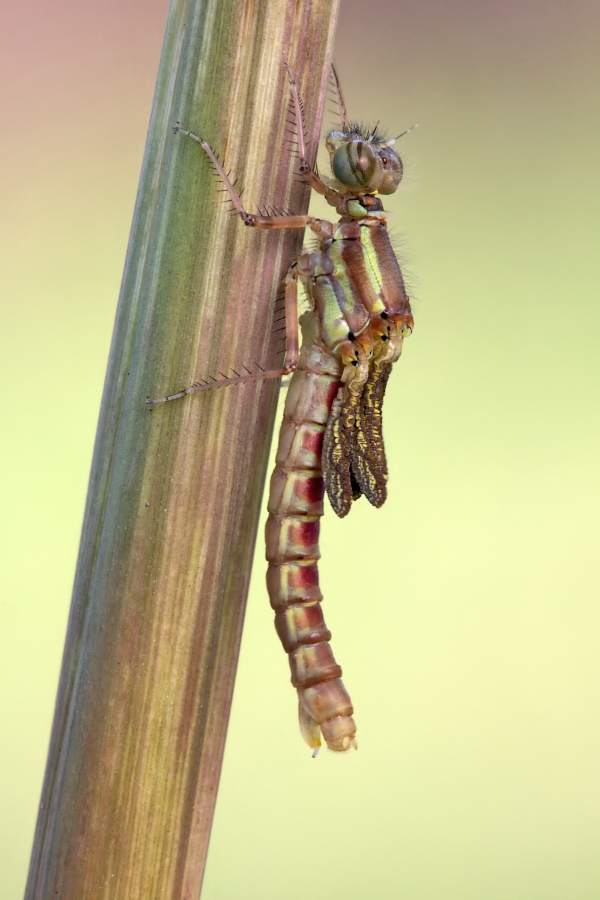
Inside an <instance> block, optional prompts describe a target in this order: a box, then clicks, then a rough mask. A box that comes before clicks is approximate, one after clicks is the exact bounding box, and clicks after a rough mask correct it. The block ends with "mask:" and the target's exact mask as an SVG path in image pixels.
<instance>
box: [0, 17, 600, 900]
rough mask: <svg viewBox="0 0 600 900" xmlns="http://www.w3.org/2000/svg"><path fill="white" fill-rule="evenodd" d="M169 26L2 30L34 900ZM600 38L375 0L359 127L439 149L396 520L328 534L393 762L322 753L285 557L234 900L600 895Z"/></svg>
mask: <svg viewBox="0 0 600 900" xmlns="http://www.w3.org/2000/svg"><path fill="white" fill-rule="evenodd" d="M165 16H166V0H160V2H159V0H152V2H148V0H144V2H142V0H130V2H128V3H117V0H108V2H104V3H102V4H96V5H93V4H91V3H88V4H84V5H82V4H78V3H76V2H75V0H55V2H52V3H47V2H43V0H31V2H30V3H28V4H21V5H16V4H13V7H12V9H9V8H8V4H6V5H5V7H4V9H3V12H2V17H3V20H2V22H0V33H1V34H2V41H3V43H4V44H5V47H4V49H3V50H2V53H1V55H0V85H1V90H2V92H3V107H2V111H1V117H0V121H1V123H2V126H1V127H2V131H3V133H4V134H3V139H2V143H3V151H2V157H1V161H0V164H1V166H2V199H1V212H2V226H1V227H2V231H1V234H0V254H1V255H2V263H1V268H0V281H1V288H2V298H1V311H2V323H3V324H2V334H1V340H2V349H1V358H0V364H1V368H2V374H1V379H2V380H1V387H0V396H1V404H2V416H1V422H2V432H3V437H2V441H1V444H0V447H1V450H0V453H1V457H2V459H1V473H2V515H1V517H0V525H1V528H2V538H1V543H0V546H1V548H2V557H3V560H2V566H1V574H0V578H1V581H2V583H1V585H0V629H1V630H0V660H1V673H0V703H1V710H0V715H1V723H2V724H1V729H2V735H1V743H0V794H1V796H0V810H1V815H0V898H2V900H12V898H19V897H20V896H21V894H22V889H23V885H24V879H25V875H26V869H27V863H28V856H29V850H30V844H31V839H32V833H33V827H34V822H35V816H36V806H37V803H38V800H39V793H40V787H41V780H42V775H43V769H44V764H45V756H46V749H47V741H48V735H49V729H50V723H51V716H52V710H53V705H54V697H55V690H56V682H57V676H58V668H59V664H60V659H61V652H62V642H63V638H64V632H65V626H66V618H67V612H68V606H69V599H70V590H71V583H72V578H73V571H74V565H75V558H76V552H77V545H78V538H79V529H80V525H81V516H82V511H83V503H84V497H85V492H86V487H87V477H88V471H89V465H90V459H91V451H92V442H93V438H94V432H95V426H96V419H97V413H98V404H99V399H100V391H101V387H102V382H103V377H104V367H105V362H106V356H107V351H108V345H109V339H110V334H111V329H112V322H113V315H114V309H115V304H116V299H117V293H118V287H119V281H120V276H121V271H122V266H123V260H124V255H125V249H126V244H127V236H128V231H129V225H130V220H131V214H132V208H133V203H134V198H135V192H136V187H137V177H138V173H139V168H140V164H141V157H142V151H143V145H144V139H145V132H146V127H147V121H148V115H149V110H150V104H151V100H152V94H153V88H154V78H155V74H156V67H157V62H158V56H159V52H160V44H161V39H162V29H163V25H164V20H165ZM599 29H600V5H599V4H598V2H597V0H572V2H567V0H547V2H544V0H508V2H506V0H504V2H500V0H487V2H486V0H479V2H475V0H457V2H442V0H437V2H435V0H406V2H403V3H400V2H393V0H381V2H380V0H371V2H365V0H361V2H357V0H342V10H341V16H340V22H339V30H338V39H337V48H336V57H337V61H338V66H339V70H340V74H341V77H342V79H343V85H344V89H345V93H346V99H347V102H348V106H349V110H350V113H351V115H352V116H354V117H356V118H363V119H367V120H377V119H381V120H382V123H383V124H385V125H386V126H389V129H390V130H391V132H393V133H397V132H399V131H401V130H403V129H404V128H406V127H408V126H410V125H412V124H413V123H414V122H418V123H419V125H420V127H419V128H418V129H417V130H416V131H414V132H412V133H411V134H410V135H408V136H407V137H406V138H403V139H402V142H401V150H402V151H403V153H404V154H405V159H406V169H407V177H406V185H405V186H404V188H403V189H402V190H401V192H400V194H399V196H398V197H397V198H394V199H393V201H391V202H390V203H389V208H390V209H391V210H392V211H393V224H394V228H395V230H396V231H397V233H398V236H399V244H400V252H401V258H402V260H403V261H404V264H405V267H406V270H407V272H408V275H409V279H408V280H409V284H410V286H411V288H412V292H413V294H414V297H415V303H414V311H415V319H416V323H417V325H416V330H415V334H414V336H413V337H411V339H410V341H407V343H406V345H405V352H404V356H403V358H402V360H401V362H400V363H399V365H398V366H397V369H396V371H395V372H394V375H393V378H392V381H391V384H390V388H389V394H388V398H387V399H386V408H385V436H386V444H387V448H388V456H389V467H390V472H391V476H390V490H389V500H388V503H387V505H386V507H385V508H384V509H382V510H380V511H376V510H372V509H370V508H369V507H368V505H367V504H366V503H365V502H361V503H360V504H359V505H358V506H357V507H356V508H355V509H354V510H353V512H352V515H351V516H350V517H349V518H348V519H347V520H345V521H343V522H340V521H338V520H336V519H335V517H334V516H333V515H332V514H331V513H329V514H327V516H326V519H325V524H324V528H323V541H322V552H323V563H322V583H323V587H324V590H325V597H326V607H325V609H326V616H327V620H328V623H329V624H330V626H331V627H332V629H333V631H334V648H335V651H336V656H337V657H338V659H339V660H340V661H341V663H342V665H343V667H344V672H345V681H346V684H347V685H348V687H349V689H350V690H351V693H352V697H353V699H354V702H355V706H356V718H357V721H358V726H359V743H360V749H359V750H358V752H356V753H350V754H348V755H347V756H344V757H341V758H340V757H337V756H333V755H332V754H328V753H326V752H323V753H322V755H321V756H320V757H319V758H318V759H317V760H312V759H311V758H310V755H309V753H308V752H307V750H306V748H305V746H304V745H303V743H302V742H301V740H300V738H299V736H298V733H297V726H296V713H295V699H294V693H293V691H292V688H291V687H290V685H289V683H288V668H287V662H286V660H285V657H284V654H283V652H282V650H281V647H280V646H279V642H278V640H277V638H276V636H275V633H274V630H273V626H272V614H271V611H270V609H269V606H268V601H267V597H266V592H265V588H264V563H263V548H262V545H261V543H259V545H258V547H257V563H256V567H255V571H254V576H253V582H252V589H251V594H250V598H249V606H248V613H247V618H246V628H245V632H244V638H243V644H242V652H241V660H240V668H239V673H238V680H237V683H236V691H235V697H234V707H233V713H232V719H231V728H230V734H229V741H228V744H227V749H226V755H225V763H224V769H223V776H222V781H221V787H220V793H219V798H218V804H217V812H216V819H215V824H214V830H213V837H212V844H211V850H210V855H209V862H208V868H207V873H206V879H205V888H204V894H203V900H233V898H242V897H243V898H244V900H251V898H261V900H281V898H283V897H285V898H286V900H305V898H306V897H310V898H311V900H326V898H327V900H329V898H331V897H334V896H335V897H343V898H345V900H363V898H366V897H377V898H390V897H393V898H395V897H398V898H403V900H455V898H456V900H598V897H600V862H599V860H600V853H599V839H600V796H599V795H600V791H599V781H600V779H599V775H598V767H599V760H600V728H599V724H598V699H599V696H598V695H599V693H600V691H599V685H600V678H599V676H598V644H599V637H600V628H599V624H600V623H599V615H598V595H599V592H600V591H599V588H600V577H599V576H600V571H599V570H600V564H599V560H600V553H599V550H598V533H599V527H598V526H599V524H600V523H599V521H598V520H599V518H600V516H599V512H598V510H599V499H600V498H599V496H598V494H599V491H598V484H599V479H598V466H599V457H600V452H599V451H600V447H599V428H598V406H599V402H598V401H599V398H598V389H599V386H600V379H599V378H598V366H599V335H600V263H599V256H600V252H599V247H598V218H599V212H600V209H599V207H600V202H599V194H600V191H599V177H598V172H599V168H600V141H599V82H598V76H599V74H600V62H599V57H600V40H599V36H598V35H599ZM325 124H326V125H329V124H331V122H326V123H325ZM265 153H268V154H270V155H274V156H275V155H276V148H271V147H265ZM256 199H257V200H259V199H265V198H256ZM240 362H244V361H243V360H240ZM199 402H201V400H200V401H199ZM69 900H82V898H69Z"/></svg>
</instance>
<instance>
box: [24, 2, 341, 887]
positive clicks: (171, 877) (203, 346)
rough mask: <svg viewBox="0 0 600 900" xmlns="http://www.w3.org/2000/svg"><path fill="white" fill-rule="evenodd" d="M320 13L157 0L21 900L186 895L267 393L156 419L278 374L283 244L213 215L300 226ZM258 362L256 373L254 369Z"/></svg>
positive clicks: (322, 54)
mask: <svg viewBox="0 0 600 900" xmlns="http://www.w3.org/2000/svg"><path fill="white" fill-rule="evenodd" d="M338 2H339V0H296V2H294V0H289V2H287V0H286V2H283V0H281V2H273V0H271V2H269V3H259V2H256V0H195V2H190V3H189V4H187V3H183V2H179V0H173V2H172V3H171V8H170V12H169V19H168V23H167V32H166V36H165V43H164V48H163V56H162V60H161V66H160V71H159V76H158V82H157V89H156V95H155V100H154V107H153V112H152V119H151V123H150V130H149V135H148V142H147V146H146V153H145V158H144V167H143V171H142V177H141V182H140V188H139V192H138V200H137V204H136V210H135V214H134V221H133V226H132V233H131V239H130V245H129V250H128V255H127V261H126V267H125V273H124V278H123V285H122V290H121V297H120V300H119V308H118V311H117V318H116V323H115V332H114V336H113V343H112V348H111V355H110V360H109V366H108V373H107V379H106V385H105V391H104V397H103V402H102V409H101V413H100V422H99V427H98V434H97V438H96V447H95V451H94V460H93V464H92V472H91V478H90V487H89V494H88V500H87V506H86V512H85V519H84V525H83V532H82V539H81V546H80V553H79V559H78V565H77V573H76V578H75V587H74V593H73V601H72V606H71V613H70V619H69V626H68V632H67V639H66V646H65V653H64V659H63V666H62V672H61V678H60V685H59V691H58V697H57V703H56V711H55V718H54V724H53V730H52V736H51V742H50V749H49V756H48V764H47V769H46V776H45V781H44V787H43V791H42V799H41V805H40V812H39V817H38V823H37V829H36V835H35V842H34V847H33V852H32V858H31V867H30V872H29V879H28V884H27V890H26V900H33V898H36V900H56V898H63V900H91V898H96V897H98V898H100V897H102V898H105V897H110V898H111V900H152V898H157V900H158V898H160V900H171V898H172V900H175V898H194V900H195V898H197V897H198V896H199V893H200V888H201V883H202V876H203V872H204V865H205V860H206V852H207V847H208V839H209V835H210V828H211V822H212V815H213V810H214V803H215V798H216V792H217V786H218V780H219V774H220V769H221V762H222V756H223V749H224V743H225V735H226V730H227V722H228V718H229V711H230V706H231V696H232V691H233V683H234V678H235V670H236V665H237V658H238V652H239V644H240V635H241V628H242V622H243V617H244V608H245V602H246V595H247V590H248V583H249V578H250V568H251V562H252V556H253V550H254V544H255V538H256V529H257V522H258V515H259V508H260V502H261V498H262V490H263V484H264V477H265V467H266V461H267V454H268V446H269V441H270V437H271V432H272V427H273V417H274V413H275V405H276V394H277V385H276V384H275V383H274V382H269V381H267V382H250V383H247V384H243V385H235V386H232V387H227V388H224V389H221V390H218V391H207V392H203V393H201V394H199V395H196V396H191V397H186V398H184V399H182V400H179V401H176V402H173V403H168V404H162V405H160V406H158V407H156V408H155V409H153V410H152V411H148V409H147V408H146V404H145V400H146V398H147V397H159V396H162V395H164V394H166V393H169V392H172V391H174V390H177V389H179V388H181V387H185V386H186V385H188V384H191V383H192V382H194V381H196V380H198V379H199V378H201V377H203V376H214V377H219V373H223V374H224V375H225V376H231V375H233V372H232V368H235V369H236V370H237V371H238V372H239V371H240V368H239V367H241V366H244V365H245V366H248V367H252V366H253V365H254V364H256V363H260V364H261V365H263V366H264V367H265V368H269V366H270V367H274V366H277V365H279V366H280V365H281V361H282V354H281V353H279V352H278V351H277V349H276V348H275V349H274V344H273V321H274V318H276V311H275V308H274V302H273V301H274V298H275V295H276V292H277V289H278V288H279V287H281V283H282V279H283V276H284V275H285V272H286V271H287V268H288V266H289V264H290V262H291V260H292V259H293V257H294V256H295V255H296V254H297V253H298V250H299V244H300V243H301V237H302V236H301V233H300V232H298V233H295V234H294V233H281V232H278V231H273V232H268V233H264V232H262V233H257V232H256V230H255V229H249V228H245V227H244V226H243V225H242V223H241V222H240V220H239V219H238V218H237V216H234V217H231V216H229V215H228V211H227V206H226V204H223V203H221V204H219V203H218V202H217V197H220V196H221V195H219V194H218V193H217V185H216V183H215V180H214V178H213V177H212V174H211V169H210V165H209V164H208V160H207V158H206V156H205V155H204V153H203V151H202V150H201V148H200V147H198V146H197V145H196V144H195V143H194V142H193V141H191V140H189V139H188V138H185V137H184V136H182V135H180V134H173V131H172V126H173V124H174V123H175V122H176V121H180V122H181V123H182V125H184V126H185V127H187V128H189V130H191V131H193V132H194V133H196V134H199V135H201V136H202V137H203V138H204V139H205V140H207V141H209V142H210V144H211V145H212V146H213V147H214V148H215V150H216V151H217V152H218V153H219V156H220V159H221V160H222V161H223V163H224V165H225V167H226V168H227V169H230V168H231V169H232V178H233V177H234V176H237V177H238V178H240V181H241V183H242V184H243V185H244V188H245V191H244V203H245V204H247V205H248V206H249V207H250V208H251V209H252V208H253V207H256V206H257V205H258V204H263V203H268V204H273V206H276V207H285V208H290V209H291V210H292V211H293V212H294V214H298V215H302V214H304V213H306V208H307V204H308V196H307V189H306V187H305V186H303V185H301V184H300V183H299V182H298V179H297V177H295V175H294V171H295V169H296V168H297V157H296V156H295V155H294V148H293V146H292V145H291V144H290V142H289V141H286V137H285V135H286V129H287V127H288V126H287V119H288V108H289V107H288V98H289V93H288V86H287V79H288V76H287V73H286V70H285V67H284V65H283V60H284V59H285V60H286V61H287V62H289V64H290V65H291V67H292V69H293V70H294V72H295V75H296V78H297V80H298V84H299V89H300V93H301V96H302V98H303V101H304V104H305V108H306V122H307V129H308V137H309V141H310V143H309V148H310V151H311V153H313V154H314V152H316V147H317V143H318V135H319V127H320V122H321V116H322V112H323V103H324V97H325V86H326V79H327V68H328V65H329V61H330V58H331V47H332V42H333V30H334V26H335V20H336V16H337V8H338ZM265 363H266V365H265Z"/></svg>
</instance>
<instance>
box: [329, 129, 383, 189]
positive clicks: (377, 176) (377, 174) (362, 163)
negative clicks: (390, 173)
mask: <svg viewBox="0 0 600 900" xmlns="http://www.w3.org/2000/svg"><path fill="white" fill-rule="evenodd" d="M331 168H332V170H333V174H334V175H335V177H336V178H337V180H338V181H340V182H341V183H342V184H343V185H345V186H346V187H349V188H357V189H358V190H370V191H373V190H377V185H378V184H379V182H380V181H381V175H382V166H381V160H380V159H379V157H378V156H377V155H376V154H375V152H374V151H373V148H372V147H371V146H370V144H367V143H366V142H365V141H348V142H347V143H345V144H342V146H341V147H340V148H339V149H338V150H337V151H336V153H335V155H334V157H333V160H332V162H331Z"/></svg>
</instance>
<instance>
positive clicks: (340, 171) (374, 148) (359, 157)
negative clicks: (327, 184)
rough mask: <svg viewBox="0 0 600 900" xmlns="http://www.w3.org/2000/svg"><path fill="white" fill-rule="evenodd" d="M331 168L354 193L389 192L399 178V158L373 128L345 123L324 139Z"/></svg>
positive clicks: (400, 173) (340, 181)
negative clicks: (343, 129)
mask: <svg viewBox="0 0 600 900" xmlns="http://www.w3.org/2000/svg"><path fill="white" fill-rule="evenodd" d="M326 146H327V150H328V151H329V158H330V161H331V171H332V172H333V174H334V176H335V178H336V179H337V180H338V181H339V183H340V184H341V185H343V186H344V187H345V188H348V189H349V191H351V192H353V193H354V192H355V193H357V194H370V193H374V192H375V191H377V192H378V193H379V194H393V193H394V191H395V190H396V188H397V187H398V185H399V184H400V181H401V179H402V160H401V159H400V157H399V156H398V154H397V153H396V151H395V150H394V149H393V148H392V147H391V146H390V144H389V143H387V142H386V140H385V138H384V137H383V135H381V134H379V132H378V131H377V129H376V128H374V129H367V128H364V127H363V126H362V125H349V126H348V130H347V131H331V132H330V133H329V134H328V135H327V139H326Z"/></svg>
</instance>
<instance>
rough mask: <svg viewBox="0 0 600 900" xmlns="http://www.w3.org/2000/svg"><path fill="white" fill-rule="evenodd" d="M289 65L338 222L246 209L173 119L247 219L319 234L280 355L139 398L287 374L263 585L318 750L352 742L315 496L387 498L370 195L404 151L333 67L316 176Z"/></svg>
mask: <svg viewBox="0 0 600 900" xmlns="http://www.w3.org/2000/svg"><path fill="white" fill-rule="evenodd" d="M286 68H287V70H288V74H289V77H290V84H291V93H292V100H293V104H294V108H295V114H296V121H297V123H298V152H299V157H300V173H301V176H302V177H303V179H304V180H305V181H306V182H307V183H308V184H309V185H310V186H311V188H313V190H316V191H317V192H318V193H320V194H322V195H323V196H324V198H325V199H326V201H327V202H328V203H329V204H330V205H331V206H333V207H334V208H335V209H336V211H337V213H338V215H339V217H340V218H339V221H338V222H337V223H334V222H329V221H325V220H323V219H317V218H315V217H313V216H308V215H307V216H287V215H282V216H279V215H273V216H263V215H252V214H250V213H248V212H246V210H245V209H244V207H243V205H242V201H241V199H240V197H239V195H238V194H237V193H236V191H235V189H234V188H233V186H232V184H231V182H230V181H229V178H228V177H227V175H226V174H225V172H224V170H223V168H222V167H221V165H220V164H219V162H218V160H217V158H216V156H215V154H214V152H213V150H212V148H211V147H210V145H209V144H207V143H206V142H205V141H204V140H202V138H199V137H198V136H196V135H193V134H191V133H190V132H188V131H184V130H183V129H181V128H179V126H176V128H175V130H176V131H179V132H181V133H182V134H184V135H188V136H189V137H191V138H193V139H194V140H195V141H197V142H198V143H199V144H200V145H201V147H202V148H203V149H204V151H205V152H206V153H207V155H208V156H209V157H210V159H211V160H212V163H213V165H214V166H215V167H216V169H217V171H218V173H219V175H220V177H221V180H222V181H223V184H224V186H225V188H226V190H227V192H228V194H229V197H230V199H231V200H232V202H233V204H234V206H235V208H236V210H237V212H238V213H239V215H240V217H241V219H242V221H243V222H244V223H245V224H246V225H248V226H251V227H255V228H305V227H308V228H310V229H311V231H312V232H313V233H314V235H315V236H316V238H317V241H318V249H316V250H315V251H313V252H303V253H302V255H301V256H300V258H299V259H298V260H297V262H296V263H294V265H293V266H292V267H291V269H290V271H289V272H288V275H287V277H286V283H285V306H286V355H285V360H284V364H283V366H282V368H281V369H270V370H268V371H265V372H261V373H260V374H259V375H245V376H238V377H235V378H228V379H224V380H222V381H218V382H214V383H212V384H211V383H209V384H208V385H205V384H198V385H192V387H190V388H187V389H186V390H184V391H179V392H178V393H176V394H171V395H169V396H168V397H162V398H159V399H157V400H152V401H149V404H150V405H153V404H156V403H161V402H165V401H167V400H174V399H177V398H179V397H183V396H185V395H186V394H190V393H195V392H198V391H202V390H207V389H209V388H210V387H215V386H219V385H227V384H236V383H240V382H245V381H256V380H258V379H263V378H279V377H280V376H281V375H286V374H290V373H293V374H292V378H291V381H290V384H289V388H288V392H287V397H286V402H285V409H284V414H283V422H282V425H281V430H280V434H279V444H278V449H277V456H276V464H275V470H274V472H273V475H272V477H271V485H270V491H269V503H268V511H269V516H268V520H267V526H266V555H267V560H268V563H269V566H268V571H267V589H268V592H269V598H270V601H271V606H272V608H273V609H274V611H275V627H276V630H277V633H278V634H279V637H280V639H281V642H282V644H283V646H284V649H285V650H286V652H287V653H288V655H289V662H290V667H291V672H292V684H293V685H294V687H295V688H296V690H297V692H298V700H299V717H300V728H301V731H302V734H303V736H304V738H305V740H306V741H307V743H308V744H309V746H310V747H311V748H313V755H316V752H317V750H318V748H319V746H320V744H321V736H322V737H323V738H324V740H325V742H326V744H327V746H328V747H329V748H330V749H331V750H335V751H345V750H348V749H349V748H350V747H353V746H356V740H355V736H356V726H355V723H354V719H353V717H352V716H353V707H352V702H351V700H350V697H349V695H348V693H347V691H346V689H345V687H344V685H343V683H342V681H341V674H342V670H341V668H340V666H339V665H338V664H337V663H336V661H335V659H334V656H333V652H332V650H331V645H330V643H329V641H330V638H331V633H330V632H329V630H328V629H327V626H326V625H325V622H324V619H323V613H322V609H321V601H322V599H323V597H322V594H321V591H320V589H319V576H318V569H317V561H318V559H319V558H320V553H319V543H318V541H319V523H320V518H321V516H322V515H323V497H324V493H325V491H326V492H327V494H328V496H329V499H330V502H331V505H332V507H333V509H334V511H335V512H336V513H337V515H338V516H345V515H346V514H347V513H348V511H349V509H350V507H351V505H352V502H353V500H356V499H357V498H358V497H360V496H361V494H364V495H365V496H366V497H367V499H368V500H369V501H370V502H371V503H372V504H373V505H374V506H377V507H378V506H381V504H382V503H383V502H384V501H385V499H386V482H387V477H388V473H387V466H386V461H385V453H384V448H383V438H382V430H381V407H382V402H383V396H384V393H385V388H386V384H387V380H388V377H389V374H390V370H391V367H392V365H393V363H394V362H395V361H396V360H397V359H398V357H399V356H400V353H401V350H402V342H403V339H404V337H405V336H406V335H407V334H410V332H411V331H412V327H413V319H412V314H411V310H410V302H409V299H408V295H407V292H406V288H405V285H404V280H403V278H402V273H401V271H400V267H399V265H398V261H397V259H396V257H395V254H394V251H393V249H392V246H391V243H390V240H389V236H388V232H387V225H386V214H385V212H384V211H383V206H382V203H381V200H380V199H379V196H378V195H379V194H391V193H393V192H394V191H395V190H396V188H397V187H398V185H399V183H400V180H401V178H402V163H401V160H400V157H399V156H398V154H397V153H396V151H395V150H394V149H393V147H392V144H393V143H394V141H395V140H397V138H394V139H393V140H391V141H386V140H385V139H384V138H383V137H382V136H380V135H379V134H377V132H376V131H369V130H368V129H365V128H364V127H362V126H357V125H352V124H350V123H349V122H348V119H347V117H346V112H345V107H344V103H343V100H342V95H341V91H340V89H339V82H338V80H337V77H336V75H335V72H334V73H333V76H334V83H335V87H336V91H337V98H338V106H339V111H340V119H341V127H340V130H339V131H332V132H330V133H329V135H328V136H327V139H326V146H327V150H328V152H329V157H330V162H331V169H332V174H333V178H332V179H330V180H328V181H327V182H326V181H324V180H322V179H321V178H320V177H319V176H318V175H317V174H316V172H314V171H313V169H312V168H311V167H310V166H309V165H308V162H307V157H306V147H305V141H304V130H303V124H302V112H301V106H300V100H299V95H298V90H297V87H296V82H295V80H294V77H293V74H292V72H291V70H290V68H289V67H287V66H286ZM298 279H300V280H301V281H302V283H303V285H304V288H305V291H306V294H307V298H308V304H309V309H308V311H307V312H305V313H304V315H303V316H302V318H301V320H300V322H301V325H302V338H303V339H302V349H301V351H300V352H298V319H297V281H298Z"/></svg>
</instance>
